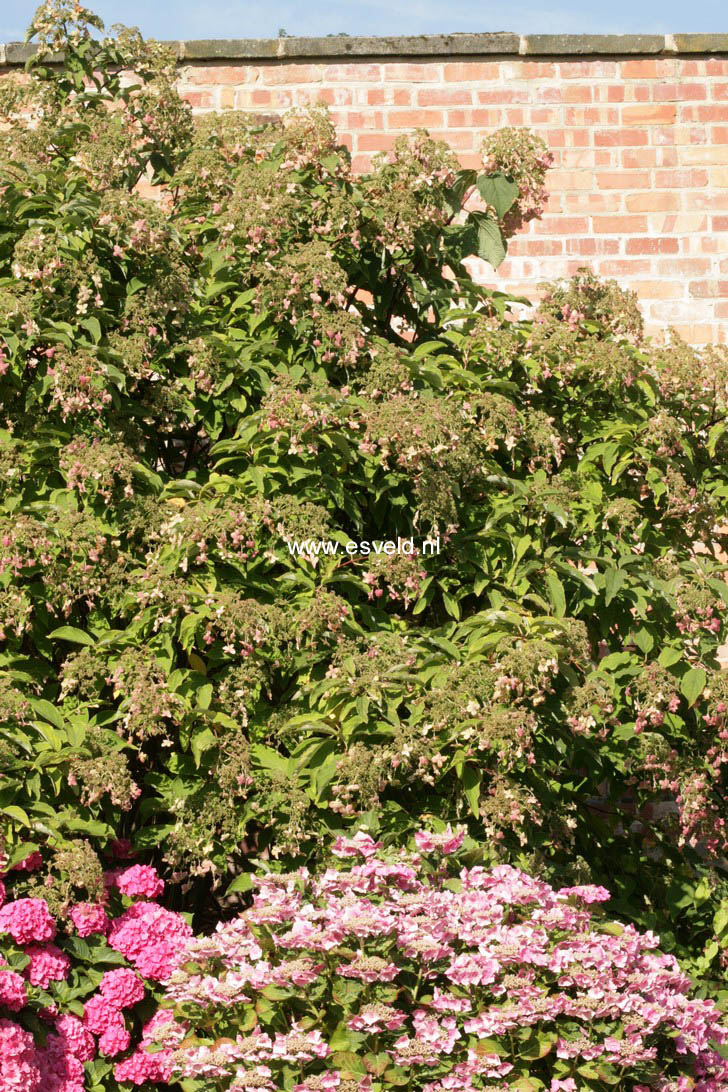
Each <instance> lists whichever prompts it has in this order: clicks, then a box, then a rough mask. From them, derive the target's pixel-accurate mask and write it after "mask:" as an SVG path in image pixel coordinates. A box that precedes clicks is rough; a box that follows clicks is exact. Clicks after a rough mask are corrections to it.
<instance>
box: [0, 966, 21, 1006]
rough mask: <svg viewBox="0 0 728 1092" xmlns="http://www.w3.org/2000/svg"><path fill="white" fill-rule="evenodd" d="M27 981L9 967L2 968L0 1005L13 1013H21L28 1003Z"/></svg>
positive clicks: (0, 973)
mask: <svg viewBox="0 0 728 1092" xmlns="http://www.w3.org/2000/svg"><path fill="white" fill-rule="evenodd" d="M26 998H27V994H26V989H25V979H24V978H23V977H22V975H19V974H17V973H16V972H15V971H11V970H10V968H9V967H0V1005H2V1006H4V1008H6V1009H10V1011H11V1012H19V1011H20V1009H22V1007H23V1005H24V1004H25V1002H26Z"/></svg>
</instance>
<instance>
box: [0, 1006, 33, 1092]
mask: <svg viewBox="0 0 728 1092" xmlns="http://www.w3.org/2000/svg"><path fill="white" fill-rule="evenodd" d="M40 1082H41V1075H40V1070H39V1069H38V1066H37V1058H36V1050H35V1044H34V1042H33V1036H32V1035H31V1034H30V1032H28V1031H25V1029H24V1028H21V1027H20V1025H19V1024H16V1023H14V1021H12V1020H5V1019H2V1018H0V1089H2V1092H40V1088H41V1083H40Z"/></svg>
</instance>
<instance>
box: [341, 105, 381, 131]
mask: <svg viewBox="0 0 728 1092" xmlns="http://www.w3.org/2000/svg"><path fill="white" fill-rule="evenodd" d="M331 116H332V118H333V116H334V115H333V114H332V115H331ZM335 124H337V123H335ZM344 124H345V125H346V128H347V129H351V130H352V131H353V132H355V133H360V132H363V131H365V130H367V129H375V130H376V131H377V132H378V133H381V132H382V131H383V130H384V128H385V126H384V114H383V113H382V111H381V110H366V111H363V112H362V111H360V112H357V113H354V114H352V113H347V114H346V115H345V121H344ZM337 128H339V125H338V124H337Z"/></svg>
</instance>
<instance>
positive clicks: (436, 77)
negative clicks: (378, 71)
mask: <svg viewBox="0 0 728 1092" xmlns="http://www.w3.org/2000/svg"><path fill="white" fill-rule="evenodd" d="M382 79H383V80H384V82H385V83H388V82H389V80H396V81H397V82H398V83H439V82H440V72H439V65H436V64H411V63H409V62H407V61H402V62H396V61H395V62H392V63H387V64H383V65H382Z"/></svg>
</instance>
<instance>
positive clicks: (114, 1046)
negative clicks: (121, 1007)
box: [99, 1012, 131, 1058]
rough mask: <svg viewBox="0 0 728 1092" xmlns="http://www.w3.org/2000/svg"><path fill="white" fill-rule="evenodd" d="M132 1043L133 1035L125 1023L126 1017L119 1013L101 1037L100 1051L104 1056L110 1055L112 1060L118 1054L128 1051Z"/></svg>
mask: <svg viewBox="0 0 728 1092" xmlns="http://www.w3.org/2000/svg"><path fill="white" fill-rule="evenodd" d="M130 1042H131V1035H130V1034H129V1031H128V1029H127V1026H126V1024H125V1023H124V1017H123V1016H122V1015H121V1013H120V1012H117V1013H116V1015H115V1017H114V1019H113V1020H111V1021H110V1022H109V1023H108V1024H107V1026H106V1027H105V1028H104V1030H103V1032H102V1034H101V1035H100V1036H99V1051H100V1052H101V1053H102V1054H108V1056H109V1057H110V1058H115V1057H116V1055H117V1054H122V1053H123V1052H124V1051H125V1050H126V1049H127V1047H128V1046H129V1044H130Z"/></svg>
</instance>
